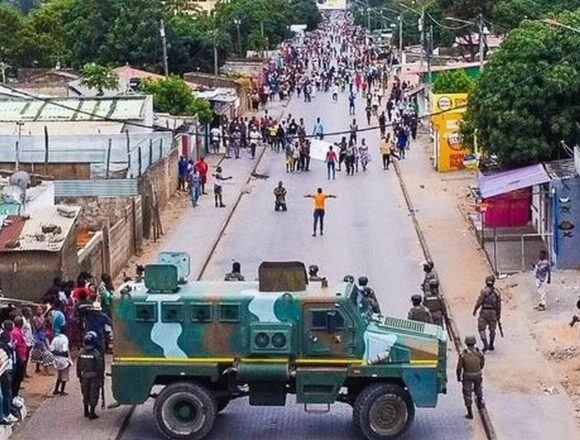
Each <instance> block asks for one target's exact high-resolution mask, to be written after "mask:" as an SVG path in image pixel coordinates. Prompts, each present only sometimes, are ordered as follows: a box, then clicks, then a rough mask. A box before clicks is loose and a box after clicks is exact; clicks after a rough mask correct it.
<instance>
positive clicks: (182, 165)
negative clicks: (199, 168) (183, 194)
mask: <svg viewBox="0 0 580 440" xmlns="http://www.w3.org/2000/svg"><path fill="white" fill-rule="evenodd" d="M177 171H178V179H179V186H178V188H177V189H179V190H181V191H185V190H186V189H185V181H186V180H187V160H185V157H183V156H180V157H179V162H177Z"/></svg>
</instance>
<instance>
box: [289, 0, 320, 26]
mask: <svg viewBox="0 0 580 440" xmlns="http://www.w3.org/2000/svg"><path fill="white" fill-rule="evenodd" d="M291 8H292V23H291V24H305V25H306V30H307V31H313V30H314V29H316V28H317V27H318V25H319V24H320V22H321V21H322V15H320V11H319V10H318V7H317V6H316V3H315V2H314V0H292V2H291Z"/></svg>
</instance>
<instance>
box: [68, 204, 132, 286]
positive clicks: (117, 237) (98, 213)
mask: <svg viewBox="0 0 580 440" xmlns="http://www.w3.org/2000/svg"><path fill="white" fill-rule="evenodd" d="M57 203H66V204H73V205H78V206H82V208H83V209H82V211H81V215H80V216H79V219H78V225H79V228H82V229H88V230H91V231H101V232H99V234H101V238H100V240H99V243H91V242H92V241H94V240H91V242H89V243H87V246H86V247H87V248H90V249H87V250H86V251H82V252H81V254H80V255H79V264H80V266H81V267H82V268H83V269H82V270H88V271H90V272H91V273H93V274H95V275H99V276H100V274H101V273H102V272H108V273H110V274H111V275H112V276H117V275H118V274H119V273H120V271H121V270H122V269H123V267H125V265H126V264H127V261H129V259H130V258H131V256H132V255H133V254H135V253H136V252H137V250H139V249H140V248H141V246H142V245H143V208H142V202H141V196H137V197H67V198H57Z"/></svg>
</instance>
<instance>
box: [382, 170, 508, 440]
mask: <svg viewBox="0 0 580 440" xmlns="http://www.w3.org/2000/svg"><path fill="white" fill-rule="evenodd" d="M393 165H394V166H395V172H396V174H397V178H398V180H399V186H400V187H401V192H402V193H403V198H404V199H405V204H406V205H407V210H408V211H409V214H410V216H411V220H412V222H413V227H414V228H415V232H416V233H417V238H418V239H419V244H420V246H421V250H422V251H423V255H424V257H425V259H426V260H430V261H433V259H432V257H431V252H430V251H429V246H428V245H427V240H426V239H425V235H424V234H423V231H422V229H421V226H420V225H419V221H418V220H417V215H416V214H415V208H414V207H413V202H412V201H411V197H410V195H409V192H408V191H407V185H406V184H405V180H404V179H403V174H402V173H401V168H400V167H399V163H398V161H394V163H393ZM439 286H440V287H439V290H440V292H441V298H442V300H443V304H444V307H445V311H446V313H445V327H446V328H447V332H448V334H449V338H450V339H451V340H452V341H453V345H454V346H455V350H457V354H460V353H461V351H462V350H463V343H462V342H461V335H460V334H459V329H458V327H457V324H455V320H454V319H453V315H452V313H451V307H450V306H449V303H448V302H447V301H446V300H445V294H444V292H443V287H442V286H441V283H440V284H439ZM478 410H479V415H480V416H481V422H482V424H483V429H484V430H485V434H486V437H487V439H488V440H497V434H496V433H495V429H494V427H493V423H492V421H491V418H490V416H489V413H488V412H487V408H486V407H483V408H478Z"/></svg>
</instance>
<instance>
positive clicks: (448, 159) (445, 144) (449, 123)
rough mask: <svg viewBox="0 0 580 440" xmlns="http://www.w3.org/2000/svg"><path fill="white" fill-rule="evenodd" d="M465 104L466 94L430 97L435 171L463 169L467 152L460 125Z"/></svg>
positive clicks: (434, 95)
mask: <svg viewBox="0 0 580 440" xmlns="http://www.w3.org/2000/svg"><path fill="white" fill-rule="evenodd" d="M466 104H467V94H466V93H448V94H433V95H431V113H432V114H433V116H431V122H432V123H433V127H434V128H435V143H436V145H435V152H436V155H435V156H436V161H435V163H436V167H437V171H454V170H460V169H462V168H463V167H464V158H465V156H466V155H468V154H469V150H468V149H466V148H464V147H463V138H462V136H461V133H460V124H461V120H462V119H463V113H464V112H465V105H466ZM442 112H443V113H442Z"/></svg>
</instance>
